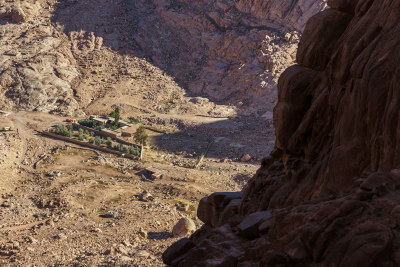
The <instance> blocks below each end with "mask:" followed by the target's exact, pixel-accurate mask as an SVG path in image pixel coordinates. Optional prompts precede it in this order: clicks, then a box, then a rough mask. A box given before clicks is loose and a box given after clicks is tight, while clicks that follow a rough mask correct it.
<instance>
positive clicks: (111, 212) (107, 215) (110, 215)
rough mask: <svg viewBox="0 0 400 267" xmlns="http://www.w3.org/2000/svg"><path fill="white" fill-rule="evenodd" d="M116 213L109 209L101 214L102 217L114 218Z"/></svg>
mask: <svg viewBox="0 0 400 267" xmlns="http://www.w3.org/2000/svg"><path fill="white" fill-rule="evenodd" d="M117 215H118V212H116V211H113V210H109V211H107V212H106V213H105V214H104V215H102V217H104V218H115V217H116V216H117Z"/></svg>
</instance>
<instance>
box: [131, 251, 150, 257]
mask: <svg viewBox="0 0 400 267" xmlns="http://www.w3.org/2000/svg"><path fill="white" fill-rule="evenodd" d="M135 256H136V257H141V258H147V257H149V256H150V253H149V252H147V251H145V250H139V251H138V252H137V253H135Z"/></svg>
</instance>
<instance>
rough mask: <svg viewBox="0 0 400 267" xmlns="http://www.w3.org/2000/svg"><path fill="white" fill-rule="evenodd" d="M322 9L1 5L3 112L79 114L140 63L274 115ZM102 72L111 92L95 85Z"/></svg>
mask: <svg viewBox="0 0 400 267" xmlns="http://www.w3.org/2000/svg"><path fill="white" fill-rule="evenodd" d="M325 2H326V0H318V1H310V0H291V1H284V3H282V1H277V0H276V1H247V0H246V1H244V0H241V1H227V0H218V1H183V0H180V1H177V0H165V1H144V0H140V1H133V0H117V1H112V2H110V1H106V0H98V1H94V0H89V1H74V0H67V1H61V2H58V1H54V0H51V1H41V0H39V1H13V2H8V1H0V34H1V39H0V42H1V48H0V52H1V53H2V56H1V57H0V62H1V63H2V64H1V66H0V75H1V84H0V86H1V91H0V93H1V101H0V108H3V109H18V108H23V109H27V110H38V111H48V112H57V113H64V114H69V113H74V112H77V110H79V109H82V108H85V107H86V106H87V105H88V104H89V103H91V102H93V101H95V100H96V99H99V98H101V97H104V95H106V93H107V91H110V82H112V83H118V82H119V80H118V78H117V79H116V80H115V78H116V77H120V79H122V77H121V76H123V75H125V74H126V73H125V72H126V71H125V69H127V70H130V71H132V70H133V69H139V68H140V66H139V67H138V66H134V65H132V64H131V65H130V64H127V63H126V61H129V60H131V59H135V60H136V59H137V58H138V57H139V58H145V59H146V60H147V62H148V63H149V65H153V66H156V67H157V68H159V69H161V70H162V71H165V72H166V73H168V74H169V75H170V76H172V77H174V78H175V79H176V80H177V81H178V82H179V84H180V86H181V87H182V88H184V89H185V90H187V91H189V92H190V93H192V94H194V95H202V96H205V97H208V98H210V99H211V100H212V101H217V102H220V103H224V104H233V105H236V106H239V107H242V108H243V109H250V111H249V112H252V111H254V110H261V111H266V110H267V111H272V108H273V106H274V105H275V103H276V99H277V95H276V84H277V79H278V76H279V75H280V74H281V73H282V72H283V70H284V69H285V68H287V67H288V66H289V65H291V64H292V63H293V61H294V56H295V51H296V49H297V45H298V37H299V35H300V33H299V32H301V31H302V30H303V29H304V22H305V21H306V20H308V18H309V17H310V16H311V15H313V14H315V13H317V12H319V11H320V10H323V9H324V8H325V6H326V3H325ZM39 47H41V48H40V49H39ZM113 52H114V53H113ZM126 59H129V60H126ZM112 64H114V65H112ZM111 65H112V66H111ZM139 65H142V64H139ZM101 66H102V67H104V68H105V70H107V73H109V74H110V75H109V76H110V77H107V81H106V82H102V81H97V80H96V77H94V78H93V77H92V76H93V73H92V72H93V69H100V68H101ZM124 71H125V72H124ZM111 76H113V77H111ZM131 79H132V77H131ZM136 79H137V78H136ZM250 103H251V105H250ZM266 103H267V104H266Z"/></svg>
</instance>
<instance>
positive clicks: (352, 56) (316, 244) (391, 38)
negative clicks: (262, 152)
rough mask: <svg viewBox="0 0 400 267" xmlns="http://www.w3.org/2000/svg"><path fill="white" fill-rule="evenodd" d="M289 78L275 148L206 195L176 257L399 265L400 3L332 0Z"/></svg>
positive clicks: (282, 83)
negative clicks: (236, 189) (236, 185)
mask: <svg viewBox="0 0 400 267" xmlns="http://www.w3.org/2000/svg"><path fill="white" fill-rule="evenodd" d="M328 4H329V5H330V7H331V8H330V9H327V10H325V11H323V12H321V13H319V14H317V15H315V16H314V17H312V18H311V19H310V20H309V21H308V23H307V26H306V28H305V31H304V34H303V36H302V38H301V41H300V44H299V49H298V52H297V63H298V64H297V65H294V66H292V67H290V68H288V69H287V70H286V71H285V72H284V73H283V74H282V76H281V77H280V80H279V85H278V87H279V94H278V97H279V98H278V104H277V106H276V107H275V110H274V123H275V127H276V136H277V137H276V149H275V151H274V152H273V153H272V154H271V157H268V158H265V159H264V160H263V162H262V166H261V168H260V169H259V170H258V172H257V173H256V174H255V176H254V177H253V178H252V179H251V180H250V181H249V183H248V185H247V187H246V188H245V190H244V191H243V192H241V193H214V194H212V195H210V196H209V197H206V198H204V199H203V200H202V201H201V202H200V204H199V209H198V217H199V218H200V219H201V220H202V221H203V222H204V223H205V226H203V227H202V228H201V229H200V230H198V231H197V232H196V233H194V234H193V235H192V236H191V237H190V239H188V238H186V239H182V240H180V241H178V242H177V243H175V244H174V245H173V246H171V247H170V248H169V249H167V250H166V251H165V253H164V255H163V260H164V262H165V263H166V264H168V265H172V266H194V265H197V266H199V265H207V266H236V265H240V266H247V265H249V266H250V265H251V266H293V265H295V266H377V265H379V266H398V265H400V257H399V251H400V243H399V240H400V239H399V238H400V236H399V231H398V229H399V223H398V222H399V217H398V210H399V207H400V206H399V203H400V199H399V196H398V194H397V192H398V189H399V181H400V180H399V178H400V175H399V173H400V170H399V169H398V168H399V164H400V161H399V159H398V157H397V156H396V155H398V142H397V140H398V134H397V133H398V120H399V101H398V99H399V98H398V97H397V94H398V92H399V88H400V87H399V84H398V79H397V77H398V75H399V67H398V64H396V62H397V61H398V60H399V54H398V53H397V49H396V48H397V47H398V46H399V43H400V40H399V38H398V37H397V36H398V35H397V34H396V33H397V32H398V31H399V26H398V23H397V22H398V21H399V19H400V6H399V4H398V2H397V1H393V0H386V1H385V0H369V1H350V0H330V1H328Z"/></svg>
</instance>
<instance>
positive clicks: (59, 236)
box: [56, 233, 67, 240]
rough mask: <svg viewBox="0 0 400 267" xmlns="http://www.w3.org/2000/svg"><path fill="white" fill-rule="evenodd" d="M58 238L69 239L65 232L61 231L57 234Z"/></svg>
mask: <svg viewBox="0 0 400 267" xmlns="http://www.w3.org/2000/svg"><path fill="white" fill-rule="evenodd" d="M56 238H57V239H60V240H63V239H67V236H66V235H65V234H64V233H59V234H58V235H56Z"/></svg>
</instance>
